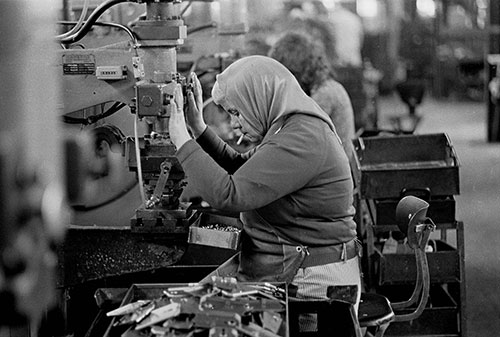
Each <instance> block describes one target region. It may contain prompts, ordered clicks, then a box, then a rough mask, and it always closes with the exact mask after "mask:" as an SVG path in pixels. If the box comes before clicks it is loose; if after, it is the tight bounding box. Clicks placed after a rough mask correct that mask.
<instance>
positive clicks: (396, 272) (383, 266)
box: [376, 240, 462, 286]
mask: <svg viewBox="0 0 500 337" xmlns="http://www.w3.org/2000/svg"><path fill="white" fill-rule="evenodd" d="M434 243H435V251H434V252H432V253H427V260H428V262H429V274H430V277H431V282H432V283H447V282H460V281H462V280H461V275H460V256H459V253H458V251H457V250H456V249H455V248H454V247H452V246H450V245H449V244H447V243H446V242H444V241H441V240H434ZM376 263H377V264H378V284H379V285H380V286H382V285H391V284H408V283H410V284H411V283H412V282H415V280H416V275H417V269H416V262H415V255H414V254H383V255H380V256H379V258H378V259H376Z"/></svg>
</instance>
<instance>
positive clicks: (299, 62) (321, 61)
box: [269, 32, 355, 156]
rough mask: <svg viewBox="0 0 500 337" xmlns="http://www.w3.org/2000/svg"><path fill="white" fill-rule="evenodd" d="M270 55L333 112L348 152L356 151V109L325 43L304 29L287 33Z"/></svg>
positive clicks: (328, 110) (275, 45) (336, 126)
mask: <svg viewBox="0 0 500 337" xmlns="http://www.w3.org/2000/svg"><path fill="white" fill-rule="evenodd" d="M269 56H270V57H272V58H274V59H276V60H278V61H279V62H280V63H281V64H283V65H284V66H285V67H287V68H288V70H290V71H291V72H292V74H293V75H294V76H295V78H296V79H297V80H298V81H299V84H300V86H301V88H302V90H304V92H305V93H306V94H308V95H309V96H311V97H312V99H314V100H315V101H316V103H318V105H319V106H320V107H321V108H322V109H323V110H324V111H325V112H326V113H327V114H328V115H329V116H330V118H331V119H332V121H333V124H334V126H335V129H336V131H337V134H338V135H339V136H340V139H341V140H342V144H343V145H344V148H345V150H346V153H347V154H348V156H351V155H352V154H353V149H352V140H353V139H354V133H355V129H354V112H353V109H352V105H351V100H350V98H349V95H348V94H347V91H346V90H345V88H344V87H343V86H342V84H340V83H339V82H337V81H336V80H335V79H334V77H333V74H332V71H331V68H330V63H329V62H328V60H327V57H326V54H325V51H324V48H323V45H322V44H321V43H320V42H319V41H313V40H312V39H311V38H310V37H309V36H306V35H304V34H301V33H296V32H288V33H285V34H284V35H283V36H282V37H281V38H280V39H279V40H278V41H276V42H275V44H274V45H273V47H272V49H271V51H270V52H269Z"/></svg>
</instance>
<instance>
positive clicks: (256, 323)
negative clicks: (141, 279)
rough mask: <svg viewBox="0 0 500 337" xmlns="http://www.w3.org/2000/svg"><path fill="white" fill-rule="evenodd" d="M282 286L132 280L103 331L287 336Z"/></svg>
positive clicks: (223, 280)
mask: <svg viewBox="0 0 500 337" xmlns="http://www.w3.org/2000/svg"><path fill="white" fill-rule="evenodd" d="M287 303H288V299H287V290H286V286H285V284H284V283H283V284H280V283H245V282H237V281H236V279H234V278H229V277H213V278H212V280H211V281H209V282H205V283H180V284H133V285H132V286H131V287H130V288H129V290H128V291H127V293H126V295H125V297H124V298H123V301H122V303H121V304H120V306H119V307H118V308H116V309H114V310H111V311H109V312H107V313H106V315H107V316H110V317H113V319H112V321H111V323H110V325H109V327H108V329H107V330H106V332H105V334H104V337H119V336H121V337H123V336H136V337H137V336H143V337H154V336H157V335H163V336H214V337H216V336H234V337H238V336H275V337H285V336H288V335H289V333H288V321H287V311H288V310H287Z"/></svg>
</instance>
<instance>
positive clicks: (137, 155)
mask: <svg viewBox="0 0 500 337" xmlns="http://www.w3.org/2000/svg"><path fill="white" fill-rule="evenodd" d="M138 120H139V115H137V114H136V115H135V118H134V143H135V160H136V161H137V177H138V179H139V191H140V193H141V201H142V204H143V205H144V206H146V195H145V194H144V185H143V180H142V165H141V151H140V149H139V135H138V131H137V122H138Z"/></svg>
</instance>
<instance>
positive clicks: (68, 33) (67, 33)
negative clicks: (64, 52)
mask: <svg viewBox="0 0 500 337" xmlns="http://www.w3.org/2000/svg"><path fill="white" fill-rule="evenodd" d="M89 2H90V0H85V3H84V4H83V10H82V13H81V14H80V18H79V19H78V22H77V23H76V25H75V26H74V27H73V28H71V29H70V30H69V31H67V32H66V33H63V34H60V35H56V39H62V38H65V37H68V36H69V35H71V34H74V33H75V32H77V31H78V30H79V29H80V27H81V26H82V25H83V22H84V20H85V17H86V16H87V11H88V9H89Z"/></svg>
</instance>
